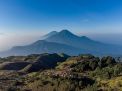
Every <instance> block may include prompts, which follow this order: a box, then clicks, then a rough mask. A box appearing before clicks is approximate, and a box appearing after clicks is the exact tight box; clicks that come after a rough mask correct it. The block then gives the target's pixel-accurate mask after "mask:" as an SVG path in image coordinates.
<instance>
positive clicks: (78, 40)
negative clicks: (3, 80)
mask: <svg viewBox="0 0 122 91" xmlns="http://www.w3.org/2000/svg"><path fill="white" fill-rule="evenodd" d="M40 53H66V54H69V55H78V54H81V53H85V54H88V53H91V54H94V55H100V56H101V55H120V54H122V46H118V45H112V44H105V43H102V42H98V41H95V40H92V39H90V38H88V37H87V36H81V37H79V36H77V35H75V34H73V33H71V32H70V31H68V30H62V31H60V32H56V31H53V32H50V33H49V34H47V35H45V36H43V40H38V41H36V42H34V43H32V44H30V45H26V46H15V47H13V48H12V49H10V50H8V51H5V52H1V53H0V56H1V57H3V56H12V55H29V54H40Z"/></svg>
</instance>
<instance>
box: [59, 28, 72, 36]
mask: <svg viewBox="0 0 122 91" xmlns="http://www.w3.org/2000/svg"><path fill="white" fill-rule="evenodd" d="M59 34H61V35H74V34H73V33H71V32H70V31H69V30H67V29H64V30H62V31H60V32H59Z"/></svg>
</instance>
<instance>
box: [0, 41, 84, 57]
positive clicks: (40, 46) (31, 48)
mask: <svg viewBox="0 0 122 91" xmlns="http://www.w3.org/2000/svg"><path fill="white" fill-rule="evenodd" d="M81 52H82V53H83V52H85V50H80V49H79V48H75V47H72V46H69V45H65V44H60V43H55V42H47V41H45V40H38V41H36V42H34V43H32V44H30V45H27V46H15V47H13V48H12V49H10V50H8V51H5V52H1V53H0V56H3V57H4V56H13V55H14V56H17V55H29V54H40V53H66V54H70V55H75V54H79V53H81Z"/></svg>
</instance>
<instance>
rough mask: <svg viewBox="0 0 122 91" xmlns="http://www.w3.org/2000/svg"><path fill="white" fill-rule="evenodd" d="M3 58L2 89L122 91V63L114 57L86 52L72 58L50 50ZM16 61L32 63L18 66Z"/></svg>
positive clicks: (0, 81) (17, 90) (26, 90)
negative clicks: (43, 52)
mask: <svg viewBox="0 0 122 91" xmlns="http://www.w3.org/2000/svg"><path fill="white" fill-rule="evenodd" d="M0 61H1V64H0V68H1V70H0V90H1V91H121V90H122V63H121V60H120V59H119V58H117V59H115V58H113V57H111V56H106V57H102V58H99V57H95V56H93V55H91V54H82V55H79V56H71V57H70V56H68V55H66V54H56V53H54V54H47V53H46V54H33V55H28V56H11V57H6V58H0ZM15 63H16V64H19V63H21V64H22V63H24V64H25V63H28V64H27V65H25V66H21V69H18V68H17V69H15V68H16V67H15V66H16V65H14V64H15ZM3 64H4V65H3ZM5 64H7V65H5ZM9 66H10V68H11V67H13V68H14V69H9ZM6 67H7V68H6ZM17 67H19V66H18V65H17Z"/></svg>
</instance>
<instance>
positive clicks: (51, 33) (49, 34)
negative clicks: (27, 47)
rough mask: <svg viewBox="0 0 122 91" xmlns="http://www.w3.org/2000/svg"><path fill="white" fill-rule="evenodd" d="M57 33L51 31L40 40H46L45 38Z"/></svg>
mask: <svg viewBox="0 0 122 91" xmlns="http://www.w3.org/2000/svg"><path fill="white" fill-rule="evenodd" d="M57 33H58V32H57V31H52V32H50V33H48V34H46V35H44V36H43V37H42V38H41V39H42V40H43V39H46V38H48V37H51V36H53V35H55V34H57Z"/></svg>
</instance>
